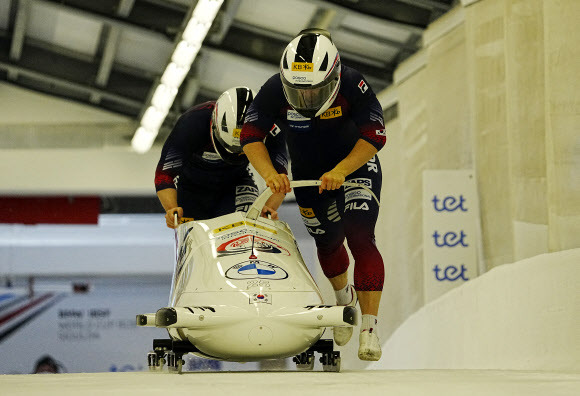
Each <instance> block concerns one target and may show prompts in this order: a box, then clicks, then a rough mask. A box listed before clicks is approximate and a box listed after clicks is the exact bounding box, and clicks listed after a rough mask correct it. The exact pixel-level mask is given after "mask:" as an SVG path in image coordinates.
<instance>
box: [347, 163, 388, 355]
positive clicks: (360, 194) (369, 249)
mask: <svg viewBox="0 0 580 396" xmlns="http://www.w3.org/2000/svg"><path fill="white" fill-rule="evenodd" d="M347 181H354V182H356V183H360V184H363V185H366V186H367V187H369V188H371V190H372V191H373V192H374V194H375V195H376V196H377V197H380V193H381V181H382V178H381V170H380V164H379V161H378V158H376V156H375V158H373V159H372V160H371V161H369V163H367V164H366V165H363V166H362V167H361V168H360V169H359V170H357V171H356V172H354V173H353V174H351V175H350V176H349V177H348V178H347ZM342 199H344V212H343V221H344V228H345V234H346V240H347V243H348V246H349V249H350V251H351V253H352V255H353V257H354V260H355V267H354V282H355V288H356V290H357V294H358V298H359V303H360V308H361V312H362V323H361V333H360V336H359V344H360V345H359V351H358V356H359V358H360V359H362V360H379V359H380V357H381V345H380V342H379V338H378V334H377V323H378V321H377V315H378V312H379V304H380V301H381V295H382V289H383V284H384V277H385V269H384V263H383V259H382V256H381V254H380V253H379V251H378V249H377V246H376V243H375V233H374V229H375V224H376V222H377V218H378V213H379V205H378V203H377V202H376V201H375V199H374V197H373V196H372V194H370V193H369V192H368V191H366V190H364V189H362V188H352V187H345V193H344V196H343V197H341V199H339V205H342V204H343V202H342Z"/></svg>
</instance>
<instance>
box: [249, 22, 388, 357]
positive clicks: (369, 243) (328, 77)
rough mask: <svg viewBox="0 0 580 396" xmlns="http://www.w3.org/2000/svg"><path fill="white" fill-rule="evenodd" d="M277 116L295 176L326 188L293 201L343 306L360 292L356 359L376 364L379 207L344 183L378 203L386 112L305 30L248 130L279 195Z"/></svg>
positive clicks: (346, 335)
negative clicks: (268, 139)
mask: <svg viewBox="0 0 580 396" xmlns="http://www.w3.org/2000/svg"><path fill="white" fill-rule="evenodd" d="M280 118H282V119H283V120H285V125H283V127H284V129H286V130H287V134H286V140H287V145H288V151H289V155H290V163H291V170H292V175H293V179H294V180H305V179H315V180H321V185H320V187H319V189H315V188H309V189H296V190H295V195H296V200H297V202H298V205H299V206H300V213H301V215H302V219H303V221H304V223H305V225H306V227H307V229H308V232H309V233H310V235H311V236H312V237H313V238H314V240H315V242H316V247H317V254H318V258H319V261H320V264H321V266H322V270H323V271H324V274H325V275H326V277H327V278H328V279H329V280H330V283H331V284H332V286H333V288H334V290H335V293H336V298H337V304H339V305H350V306H354V305H356V302H357V295H358V300H359V304H360V309H361V311H362V323H361V333H360V335H359V343H360V346H359V351H358V356H359V358H360V359H362V360H378V359H380V357H381V346H380V342H379V338H378V335H377V314H378V309H379V303H380V299H381V292H382V288H383V283H384V266H383V259H382V257H381V254H380V253H379V251H378V249H377V246H376V244H375V232H374V229H375V224H376V221H377V216H378V210H379V207H378V203H377V202H376V201H375V200H374V199H373V198H372V196H371V194H370V193H369V192H367V191H365V190H363V189H357V188H352V187H347V188H341V186H342V184H343V183H344V182H345V181H350V182H356V183H360V184H363V185H365V186H367V187H369V188H370V189H371V190H372V191H373V192H374V193H375V195H376V196H377V197H380V190H381V182H382V176H381V167H380V164H379V160H378V158H377V156H376V153H377V152H378V150H380V149H381V148H382V147H383V145H384V144H385V141H386V134H385V127H384V122H383V112H382V109H381V106H380V104H379V102H378V100H377V98H376V97H375V94H374V93H373V91H372V90H371V88H370V86H369V84H368V83H367V81H366V80H365V78H364V77H363V76H362V75H361V73H359V72H358V71H357V70H355V69H352V68H350V67H348V66H345V65H342V64H341V62H340V56H339V53H338V50H337V48H336V47H335V45H334V44H333V42H332V40H331V37H330V34H329V33H328V32H326V31H324V30H321V29H306V30H303V31H302V32H300V34H299V35H298V36H297V37H296V38H294V39H293V40H292V41H291V42H290V43H289V44H288V46H287V47H286V49H285V50H284V52H283V55H282V59H281V61H280V73H277V74H275V75H274V76H272V77H271V78H270V79H269V80H268V81H266V83H265V84H264V85H263V86H262V88H261V90H260V92H259V93H258V95H257V96H256V98H255V99H254V101H253V102H252V104H251V106H250V109H249V111H248V116H247V117H246V123H245V124H244V127H243V129H242V136H241V140H242V146H243V149H244V152H245V153H246V155H247V156H248V158H249V160H250V162H251V163H252V165H253V166H254V168H255V169H256V170H257V171H258V173H260V175H261V176H262V177H263V178H264V180H265V181H266V184H267V185H268V187H270V188H271V189H272V191H273V192H275V193H280V192H288V191H289V190H290V188H289V181H288V178H287V176H286V174H284V173H281V172H279V171H278V170H277V169H276V163H275V158H276V153H275V152H272V151H271V150H270V149H269V148H268V147H266V146H265V145H264V144H263V143H262V141H263V139H264V137H265V136H267V134H268V132H269V131H270V129H271V128H272V125H273V122H274V120H279V119H280ZM276 122H279V121H276ZM272 159H274V161H272ZM345 239H346V241H347V243H348V246H349V248H350V251H351V253H352V255H353V256H354V289H353V286H352V285H351V284H349V282H348V273H347V269H348V266H349V257H348V254H347V251H346V249H345V247H344V244H343V242H344V240H345ZM355 290H356V292H355ZM351 336H352V327H335V328H334V340H335V342H336V343H337V344H338V345H344V344H346V343H347V342H348V341H349V340H350V338H351Z"/></svg>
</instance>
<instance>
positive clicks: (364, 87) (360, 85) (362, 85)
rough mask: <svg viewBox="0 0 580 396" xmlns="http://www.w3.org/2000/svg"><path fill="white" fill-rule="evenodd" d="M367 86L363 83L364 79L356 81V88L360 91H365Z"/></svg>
mask: <svg viewBox="0 0 580 396" xmlns="http://www.w3.org/2000/svg"><path fill="white" fill-rule="evenodd" d="M368 88H369V87H368V86H367V84H366V83H365V81H364V80H360V82H359V83H358V89H360V91H361V92H362V93H365V92H366V91H367V89H368Z"/></svg>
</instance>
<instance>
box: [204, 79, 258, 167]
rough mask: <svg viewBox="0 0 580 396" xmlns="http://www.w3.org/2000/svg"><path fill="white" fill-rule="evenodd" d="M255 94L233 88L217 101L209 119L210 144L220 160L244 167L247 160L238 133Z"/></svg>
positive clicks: (239, 88)
mask: <svg viewBox="0 0 580 396" xmlns="http://www.w3.org/2000/svg"><path fill="white" fill-rule="evenodd" d="M254 97H255V94H254V92H253V91H252V90H251V89H250V88H248V87H234V88H230V89H228V90H227V91H225V92H224V93H223V94H221V95H220V97H219V98H218V99H217V101H216V103H215V107H214V110H213V113H212V117H211V127H210V129H211V131H210V132H211V142H212V144H213V147H214V149H215V151H216V153H218V155H219V156H220V157H221V159H222V160H224V161H225V162H227V163H228V164H231V165H244V164H247V163H248V159H247V158H246V156H245V155H244V152H243V151H242V146H241V144H240V132H241V130H242V125H243V124H244V118H245V117H246V113H247V112H248V108H249V107H250V104H251V103H252V101H253V100H254Z"/></svg>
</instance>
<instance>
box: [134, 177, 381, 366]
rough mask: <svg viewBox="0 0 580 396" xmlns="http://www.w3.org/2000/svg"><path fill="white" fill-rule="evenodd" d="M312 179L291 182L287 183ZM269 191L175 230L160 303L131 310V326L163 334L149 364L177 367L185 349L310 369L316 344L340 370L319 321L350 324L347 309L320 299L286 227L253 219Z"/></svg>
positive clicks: (352, 313) (352, 316)
mask: <svg viewBox="0 0 580 396" xmlns="http://www.w3.org/2000/svg"><path fill="white" fill-rule="evenodd" d="M319 184H320V182H319V181H292V182H291V187H292V188H297V187H309V186H317V185H319ZM350 184H351V185H352V186H353V187H356V188H365V189H366V187H364V186H362V185H358V184H355V183H350ZM367 190H368V189H367ZM368 191H370V190H368ZM370 192H371V194H372V191H370ZM271 194H272V193H271V191H270V189H266V190H265V191H264V192H263V193H262V194H261V195H260V196H259V197H258V198H257V199H256V201H255V202H254V204H253V205H252V206H251V207H250V209H249V211H248V212H247V213H243V212H236V213H231V214H227V215H223V216H220V217H216V218H213V219H209V220H200V221H191V222H187V223H184V224H182V225H180V226H179V227H178V228H177V231H176V235H177V257H176V265H175V269H174V273H173V280H172V288H171V293H170V301H169V305H168V306H167V307H163V308H161V309H159V310H158V311H157V312H156V313H149V314H142V315H137V325H138V326H155V327H160V328H165V329H167V332H168V333H169V339H157V340H154V341H153V351H152V352H150V353H149V354H148V364H149V368H150V369H151V370H160V369H162V368H163V366H164V365H165V364H167V367H168V369H169V371H173V372H181V370H182V365H183V363H184V362H183V359H182V357H183V355H184V354H186V353H193V354H194V355H197V356H200V357H204V358H208V359H215V360H225V361H235V362H247V361H260V360H265V359H280V358H287V357H292V356H293V357H294V362H296V364H297V368H298V369H302V370H312V369H313V368H314V353H315V352H318V353H320V354H321V358H320V361H321V363H322V367H323V370H324V371H340V352H338V351H335V350H334V346H333V341H332V339H328V340H325V339H321V336H322V334H323V332H324V329H325V328H326V327H336V326H354V325H356V324H357V321H358V314H357V311H356V309H355V308H354V307H345V306H337V305H326V304H325V303H324V301H323V298H322V295H321V293H320V290H319V289H318V286H317V285H316V282H315V281H314V279H313V278H312V276H311V274H310V272H309V271H308V268H307V266H306V264H305V262H304V260H303V258H302V256H301V254H300V251H299V249H298V245H297V243H296V240H295V238H294V235H293V234H292V231H291V230H290V228H289V227H288V225H287V224H286V223H285V222H284V221H281V220H271V219H266V218H263V217H260V213H261V209H262V207H263V206H264V203H265V202H266V201H267V199H268V198H269V197H270V196H271Z"/></svg>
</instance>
